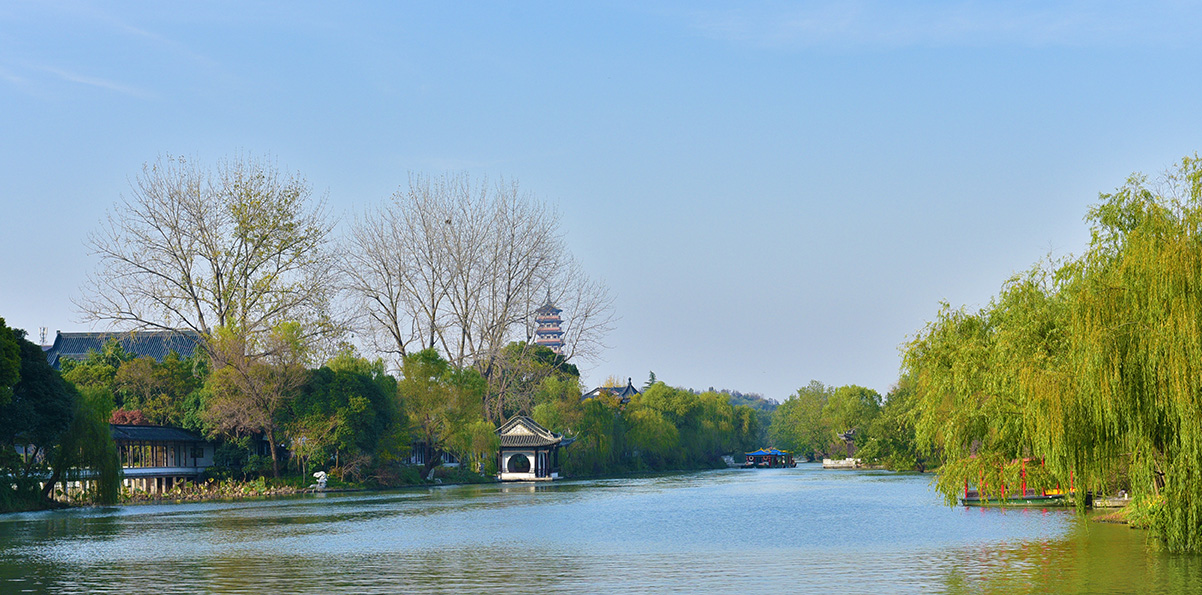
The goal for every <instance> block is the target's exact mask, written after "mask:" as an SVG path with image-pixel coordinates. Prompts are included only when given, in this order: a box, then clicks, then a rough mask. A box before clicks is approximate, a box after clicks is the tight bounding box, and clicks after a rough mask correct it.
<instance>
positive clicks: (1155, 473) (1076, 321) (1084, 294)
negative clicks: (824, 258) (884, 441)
mask: <svg viewBox="0 0 1202 595" xmlns="http://www.w3.org/2000/svg"><path fill="white" fill-rule="evenodd" d="M1087 219H1088V221H1089V222H1090V224H1091V226H1092V239H1091V242H1090V246H1089V249H1088V251H1087V252H1086V253H1085V254H1084V255H1083V256H1082V257H1080V258H1077V259H1073V260H1069V261H1066V262H1062V263H1045V264H1042V265H1039V266H1036V267H1035V268H1033V269H1032V270H1031V271H1030V272H1028V273H1027V274H1025V275H1021V276H1018V277H1015V278H1013V279H1011V280H1010V281H1008V282H1007V283H1006V284H1005V286H1003V289H1002V291H1001V293H1000V294H999V296H998V297H997V298H995V299H994V300H993V301H992V302H991V303H990V304H989V305H988V306H987V307H986V308H983V309H982V310H981V311H979V312H976V313H968V312H965V311H964V310H963V309H960V310H954V309H952V308H950V307H949V306H947V305H946V304H945V305H944V307H943V308H942V309H941V311H940V312H939V314H938V316H937V317H936V319H935V321H934V322H932V323H931V324H929V325H928V326H927V327H926V328H925V329H924V330H923V331H922V332H920V333H919V335H918V336H917V337H916V338H915V339H914V340H913V341H912V342H911V343H910V344H909V345H908V346H907V348H906V353H905V357H904V363H903V366H904V368H905V369H906V372H907V373H908V374H909V375H910V376H911V377H912V378H913V380H914V383H915V391H916V399H917V401H916V403H917V406H916V409H915V412H916V413H915V415H916V419H915V427H916V434H917V436H916V437H917V440H918V442H919V445H920V446H922V447H924V448H927V449H931V450H939V451H940V452H941V454H942V455H943V457H944V460H945V461H947V464H946V465H945V466H944V468H943V469H942V472H941V476H940V478H939V481H938V487H939V489H940V491H942V492H943V493H944V494H945V495H946V496H947V497H948V498H949V500H951V499H953V498H954V497H955V495H956V494H957V493H958V492H959V490H961V489H963V486H964V483H965V481H968V482H969V483H974V484H976V485H978V486H979V487H981V488H982V492H983V493H985V494H986V495H987V496H989V497H998V498H1004V497H1005V496H1006V491H1007V489H1009V488H1007V487H1006V486H1009V487H1010V488H1012V487H1013V486H1015V485H1016V480H1020V479H1019V474H1020V473H1024V472H1025V474H1026V479H1027V483H1028V486H1029V487H1034V488H1035V489H1039V488H1041V487H1050V486H1053V485H1059V486H1065V485H1067V484H1069V483H1070V482H1071V483H1074V484H1075V487H1076V489H1077V491H1078V493H1083V492H1084V491H1086V490H1089V491H1093V492H1095V493H1097V492H1100V491H1105V490H1107V489H1108V488H1111V489H1113V488H1114V486H1115V478H1116V477H1120V478H1122V480H1121V481H1122V485H1123V487H1124V488H1125V489H1129V490H1130V491H1131V493H1132V495H1133V497H1135V498H1136V500H1137V502H1142V503H1145V504H1146V505H1147V506H1146V510H1148V511H1149V517H1148V523H1149V525H1150V527H1151V528H1152V529H1153V531H1154V532H1155V533H1156V534H1157V535H1159V536H1160V537H1162V538H1163V540H1164V542H1165V543H1166V544H1167V546H1168V548H1169V549H1170V550H1173V551H1194V552H1196V551H1202V162H1200V161H1199V159H1198V158H1197V156H1195V157H1192V158H1185V159H1183V160H1182V161H1181V163H1180V164H1178V166H1176V167H1175V168H1173V169H1172V170H1170V171H1169V172H1168V173H1166V174H1164V175H1163V176H1161V177H1159V178H1157V179H1155V180H1149V179H1148V178H1147V177H1145V176H1140V175H1136V176H1133V177H1131V178H1130V179H1129V180H1128V181H1127V183H1126V184H1125V185H1124V186H1122V187H1121V188H1119V189H1118V190H1117V191H1116V192H1114V193H1111V194H1103V195H1102V196H1101V201H1100V202H1099V204H1098V205H1097V206H1095V207H1094V208H1092V209H1091V210H1090V212H1089V216H1088V218H1087ZM1024 459H1027V460H1036V461H1038V463H1039V464H1038V465H1031V464H1029V463H1028V464H1024V463H1023V460H1024ZM1077 500H1078V505H1079V506H1080V505H1083V500H1084V499H1083V498H1078V499H1077Z"/></svg>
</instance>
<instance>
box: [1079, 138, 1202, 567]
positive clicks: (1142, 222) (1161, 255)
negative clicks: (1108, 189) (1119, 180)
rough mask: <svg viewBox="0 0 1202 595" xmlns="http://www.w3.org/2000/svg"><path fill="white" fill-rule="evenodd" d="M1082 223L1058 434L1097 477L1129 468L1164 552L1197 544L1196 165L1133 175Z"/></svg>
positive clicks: (1201, 459) (1199, 199)
mask: <svg viewBox="0 0 1202 595" xmlns="http://www.w3.org/2000/svg"><path fill="white" fill-rule="evenodd" d="M1090 219H1091V221H1092V222H1093V229H1092V241H1091V245H1090V251H1089V252H1088V253H1087V254H1086V255H1085V257H1084V258H1083V259H1081V261H1080V262H1079V263H1078V265H1077V266H1076V268H1075V272H1076V276H1077V279H1076V282H1075V287H1074V288H1073V289H1074V291H1073V308H1072V309H1071V318H1070V320H1071V322H1070V324H1071V326H1070V328H1071V334H1072V337H1073V350H1072V365H1073V367H1074V368H1075V369H1076V370H1077V371H1078V374H1077V377H1078V382H1079V386H1078V390H1077V391H1075V393H1074V395H1073V396H1074V397H1075V398H1074V399H1073V402H1072V404H1071V413H1070V414H1071V416H1072V417H1071V419H1072V420H1073V421H1074V422H1076V423H1074V424H1073V425H1072V426H1071V427H1069V428H1067V429H1068V431H1067V432H1066V438H1067V439H1069V440H1070V441H1072V442H1073V443H1074V444H1076V445H1077V452H1076V455H1077V457H1078V460H1077V461H1075V464H1076V466H1077V467H1079V468H1080V469H1081V471H1082V475H1083V476H1085V477H1089V478H1090V479H1091V480H1093V481H1096V480H1097V479H1098V478H1099V477H1101V476H1102V475H1104V474H1106V473H1109V472H1111V471H1112V470H1113V468H1114V466H1116V465H1121V464H1126V465H1128V466H1129V469H1130V477H1131V491H1132V493H1133V494H1134V495H1135V496H1136V497H1141V498H1144V499H1147V500H1148V501H1152V502H1156V503H1157V505H1156V506H1155V510H1154V514H1153V516H1152V518H1151V519H1149V520H1150V524H1151V527H1152V528H1153V530H1154V531H1156V532H1157V533H1158V534H1160V535H1161V537H1163V538H1164V540H1165V542H1166V543H1167V544H1168V546H1169V548H1170V549H1172V550H1175V551H1202V162H1200V161H1199V159H1198V158H1197V156H1194V157H1193V158H1185V159H1183V160H1182V161H1181V163H1180V165H1179V166H1178V167H1177V168H1175V169H1173V170H1171V171H1169V172H1168V173H1166V174H1165V175H1164V176H1162V177H1161V178H1159V179H1157V180H1155V181H1153V182H1149V181H1148V179H1147V178H1146V177H1143V176H1133V177H1132V178H1130V179H1129V180H1128V181H1127V183H1126V184H1125V185H1124V186H1123V187H1122V188H1120V189H1119V190H1118V191H1116V192H1115V193H1113V194H1110V195H1104V196H1103V202H1102V203H1101V204H1099V205H1098V206H1096V207H1095V208H1094V209H1092V210H1091V212H1090Z"/></svg>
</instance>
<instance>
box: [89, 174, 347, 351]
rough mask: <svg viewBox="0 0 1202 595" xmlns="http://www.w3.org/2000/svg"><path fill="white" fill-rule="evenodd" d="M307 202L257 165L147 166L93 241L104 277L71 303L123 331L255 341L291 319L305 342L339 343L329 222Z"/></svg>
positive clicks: (302, 187) (307, 194)
mask: <svg viewBox="0 0 1202 595" xmlns="http://www.w3.org/2000/svg"><path fill="white" fill-rule="evenodd" d="M311 195H312V192H311V189H310V187H309V185H308V184H307V183H306V182H305V181H304V179H302V178H300V177H299V176H297V175H293V176H287V175H284V174H281V173H280V172H279V171H278V170H277V169H276V168H275V167H274V166H273V165H271V164H269V163H266V162H264V161H261V160H257V159H252V158H243V157H240V158H235V159H231V160H227V161H222V162H220V163H219V164H218V165H217V167H216V168H213V169H210V168H207V167H204V166H201V165H199V164H197V163H194V162H191V161H188V160H186V159H184V158H183V157H172V156H165V157H162V158H160V159H159V160H158V161H157V162H155V163H153V164H146V165H145V166H143V169H142V173H141V175H139V176H138V177H137V179H136V180H135V181H134V182H133V183H132V192H131V194H130V196H128V197H123V198H122V200H121V201H120V202H119V203H118V204H117V206H116V208H115V209H114V210H113V211H111V212H110V213H109V215H108V217H107V220H106V222H105V225H104V226H103V228H102V229H101V230H100V231H99V232H98V233H96V234H93V235H92V236H91V237H90V238H89V240H88V244H89V246H90V247H91V249H92V252H93V253H94V254H96V255H98V256H99V257H100V268H99V270H98V272H97V273H96V274H94V275H92V276H91V277H90V278H89V280H88V282H87V284H86V286H85V291H84V293H85V297H83V298H82V299H80V300H78V301H77V302H76V305H77V307H78V308H79V309H80V311H81V312H82V313H83V317H84V319H85V320H86V321H93V322H107V323H110V324H113V325H116V326H118V327H125V328H128V329H130V330H140V329H178V328H188V329H192V330H194V331H196V332H198V333H200V334H201V335H202V336H205V337H209V336H211V335H212V333H213V331H214V329H216V328H228V329H236V330H237V331H238V332H240V333H244V334H246V335H247V337H253V336H256V335H263V334H265V333H267V332H268V331H269V329H270V328H272V327H273V326H274V325H276V324H278V323H279V322H282V321H297V322H300V323H301V324H302V327H303V328H304V329H305V333H306V338H308V339H312V338H314V337H317V336H329V335H332V334H334V333H337V332H338V331H339V330H340V329H341V327H342V325H340V324H339V323H338V321H337V320H336V317H335V316H334V315H333V314H332V313H331V309H330V304H331V300H332V297H333V292H334V291H335V290H336V289H337V287H338V283H337V282H336V281H337V280H336V277H335V274H336V272H337V270H338V269H337V267H335V266H334V265H335V261H334V256H333V252H332V250H331V249H330V248H331V246H330V232H331V229H332V224H331V222H330V220H329V218H328V217H327V216H326V214H325V212H324V208H323V205H322V202H321V201H317V203H316V204H314V202H313V201H312V200H311V198H312V197H311ZM250 343H254V342H253V341H251V342H250Z"/></svg>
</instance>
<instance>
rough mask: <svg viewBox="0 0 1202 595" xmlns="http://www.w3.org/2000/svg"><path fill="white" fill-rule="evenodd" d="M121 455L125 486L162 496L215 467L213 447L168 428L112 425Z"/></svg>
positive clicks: (199, 437)
mask: <svg viewBox="0 0 1202 595" xmlns="http://www.w3.org/2000/svg"><path fill="white" fill-rule="evenodd" d="M109 428H110V430H111V431H112V434H113V441H114V442H116V443H117V450H118V452H120V453H121V467H122V471H123V473H124V475H125V480H124V483H125V486H126V487H129V488H133V489H137V490H142V491H145V492H150V493H152V494H161V493H163V492H165V491H167V490H169V489H171V488H172V487H174V486H175V485H176V484H177V483H180V482H182V481H195V480H196V478H197V477H198V476H199V475H200V474H201V473H203V472H204V470H205V469H207V468H209V467H210V466H212V465H213V448H214V446H213V444H212V443H210V442H208V441H207V440H205V439H204V438H202V437H201V436H200V435H199V434H197V433H196V432H191V431H188V430H185V429H182V428H173V427H169V426H130V425H116V424H114V425H110V426H109Z"/></svg>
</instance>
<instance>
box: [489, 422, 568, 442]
mask: <svg viewBox="0 0 1202 595" xmlns="http://www.w3.org/2000/svg"><path fill="white" fill-rule="evenodd" d="M497 434H498V435H499V436H500V437H501V446H502V447H521V446H554V445H556V444H559V443H560V442H561V441H562V440H563V436H560V435H559V434H556V433H554V432H552V431H551V430H548V429H547V428H544V427H542V426H541V425H539V424H538V422H536V421H534V420H533V419H530V418H529V417H526V416H525V415H515V416H513V417H511V418H509V421H507V422H505V423H504V424H503V425H502V426H501V427H500V428H497Z"/></svg>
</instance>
